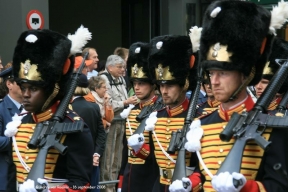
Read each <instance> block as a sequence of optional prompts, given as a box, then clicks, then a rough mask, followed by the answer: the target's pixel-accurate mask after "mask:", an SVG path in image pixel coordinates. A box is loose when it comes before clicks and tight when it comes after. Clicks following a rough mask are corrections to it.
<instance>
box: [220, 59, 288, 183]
mask: <svg viewBox="0 0 288 192" xmlns="http://www.w3.org/2000/svg"><path fill="white" fill-rule="evenodd" d="M287 76H288V61H286V62H285V63H284V64H283V65H282V66H281V67H280V68H279V69H278V71H277V73H276V74H275V75H274V76H273V78H272V79H271V81H270V83H269V84H268V86H267V88H266V89H265V91H264V92H263V94H262V95H261V96H260V98H259V99H258V101H257V102H256V104H255V106H254V107H253V109H252V110H251V111H250V112H243V113H242V114H238V113H236V112H234V113H233V114H232V116H231V119H230V121H229V122H228V124H227V125H226V127H225V129H224V130H223V131H222V132H221V133H220V139H221V140H222V141H227V142H228V141H230V139H231V138H232V135H234V137H235V143H234V145H233V147H232V149H231V150H230V152H229V153H228V156H227V157H226V158H225V160H224V162H223V163H222V164H221V167H220V168H219V170H218V171H217V173H216V174H217V175H218V174H219V173H221V172H226V171H228V172H229V173H233V172H238V173H239V171H240V168H241V162H242V156H243V151H244V148H245V145H246V143H247V142H248V141H251V140H254V141H255V142H256V143H257V144H258V145H259V146H260V147H261V148H262V149H264V150H265V149H267V148H268V146H269V145H270V144H271V142H270V141H267V140H265V139H264V138H263V137H262V136H261V135H262V133H263V132H264V131H265V129H266V127H271V128H287V127H288V118H286V116H285V117H276V116H270V115H268V114H267V111H266V110H267V108H268V106H269V104H270V103H271V102H272V100H273V98H274V96H275V95H276V93H277V92H278V90H279V89H280V87H281V86H282V84H283V83H284V81H285V80H286V78H287ZM240 182H241V181H239V180H235V179H233V184H234V186H235V187H236V188H237V187H238V186H239V185H241V183H240Z"/></svg>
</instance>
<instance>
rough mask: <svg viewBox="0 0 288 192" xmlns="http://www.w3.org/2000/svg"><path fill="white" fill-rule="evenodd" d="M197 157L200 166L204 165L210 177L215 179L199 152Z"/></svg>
mask: <svg viewBox="0 0 288 192" xmlns="http://www.w3.org/2000/svg"><path fill="white" fill-rule="evenodd" d="M196 154H197V157H198V159H199V162H200V164H201V165H202V167H203V169H204V170H205V171H206V173H207V174H208V175H209V177H210V178H211V179H212V178H213V174H212V173H211V172H210V170H209V169H208V167H207V166H206V164H205V163H204V161H203V159H202V157H201V154H200V152H199V151H196Z"/></svg>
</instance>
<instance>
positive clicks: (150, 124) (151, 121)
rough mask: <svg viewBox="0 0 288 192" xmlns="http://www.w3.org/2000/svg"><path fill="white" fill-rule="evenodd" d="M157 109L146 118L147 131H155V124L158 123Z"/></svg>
mask: <svg viewBox="0 0 288 192" xmlns="http://www.w3.org/2000/svg"><path fill="white" fill-rule="evenodd" d="M157 113H158V112H157V111H154V112H152V113H151V114H150V115H149V117H148V119H146V121H145V123H146V126H145V130H146V131H154V129H155V124H156V123H157Z"/></svg>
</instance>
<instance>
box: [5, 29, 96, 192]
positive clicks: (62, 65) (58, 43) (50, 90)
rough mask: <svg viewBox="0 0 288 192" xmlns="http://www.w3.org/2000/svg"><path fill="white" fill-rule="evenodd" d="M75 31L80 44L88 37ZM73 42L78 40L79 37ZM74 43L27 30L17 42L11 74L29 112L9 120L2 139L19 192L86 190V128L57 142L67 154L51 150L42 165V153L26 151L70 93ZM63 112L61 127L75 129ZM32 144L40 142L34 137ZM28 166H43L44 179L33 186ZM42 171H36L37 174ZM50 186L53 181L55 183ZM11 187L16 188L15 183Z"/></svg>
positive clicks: (50, 33)
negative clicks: (9, 142) (8, 140)
mask: <svg viewBox="0 0 288 192" xmlns="http://www.w3.org/2000/svg"><path fill="white" fill-rule="evenodd" d="M77 32H79V33H78V34H82V35H83V36H82V35H81V39H82V40H84V39H85V41H83V42H82V43H81V42H80V44H81V45H82V44H83V45H84V44H86V42H87V40H89V39H90V38H91V33H90V32H89V31H88V30H87V28H83V27H82V26H81V28H79V29H78V31H77ZM72 36H74V35H72ZM74 39H76V40H77V39H80V38H79V36H77V33H76V34H75V36H74ZM73 43H75V41H72V40H70V39H68V38H67V37H65V36H63V35H61V34H59V33H57V32H54V31H50V30H46V29H43V30H29V31H25V32H23V33H22V34H21V36H20V37H19V39H18V42H17V46H16V48H15V51H14V56H13V75H14V78H15V80H16V82H17V84H18V85H19V86H20V88H21V91H22V95H23V105H24V108H25V110H26V111H28V112H29V113H28V114H21V115H20V116H17V115H16V116H14V117H13V121H12V122H10V123H8V125H7V130H6V131H5V135H6V136H11V137H13V156H12V159H13V165H11V168H13V167H14V168H15V169H16V180H17V186H18V187H19V191H21V192H22V191H36V189H35V187H36V185H37V186H38V184H37V183H39V184H41V185H42V186H44V189H43V191H51V192H53V191H66V192H67V191H78V192H79V191H86V190H87V188H89V185H90V177H91V171H92V164H93V163H92V156H93V141H92V137H91V133H90V130H89V128H88V127H87V126H85V127H84V129H83V131H82V132H77V133H70V134H65V133H64V134H63V136H62V137H59V139H61V141H60V142H61V143H62V144H63V145H64V146H67V147H68V148H67V152H66V153H65V155H60V154H59V152H58V151H57V150H56V149H50V150H48V154H47V157H46V158H45V159H44V158H43V160H45V161H46V162H45V161H44V162H43V161H42V162H39V161H37V160H36V161H37V162H35V159H36V157H37V155H39V154H40V153H38V152H39V149H38V148H36V149H33V148H29V146H28V145H27V144H28V143H29V141H30V139H31V138H33V134H34V131H36V128H35V126H36V124H38V123H43V122H44V121H49V120H51V117H52V116H53V114H55V112H56V111H57V109H58V107H59V101H61V100H62V99H67V98H65V94H66V93H67V92H68V90H67V87H68V88H69V83H70V79H71V75H72V71H73V67H74V56H71V54H75V53H76V52H78V51H79V50H81V49H82V47H79V46H76V47H74V49H72V50H70V49H71V47H72V45H73ZM78 43H79V41H78ZM72 93H73V92H72ZM69 100H70V98H68V101H69ZM64 112H65V114H64V118H63V122H66V123H71V125H73V124H74V122H77V121H82V120H81V118H80V117H79V116H77V115H76V114H75V113H74V112H73V111H71V110H69V109H68V108H67V109H66V110H64ZM19 121H20V122H19ZM21 121H22V122H21ZM37 128H39V127H37ZM15 129H17V130H18V132H17V131H15ZM39 129H40V128H39ZM60 132H61V131H60ZM58 136H59V135H58ZM34 139H38V136H37V138H34ZM42 141H43V140H42ZM46 142H48V141H46ZM49 142H52V141H49ZM45 146H46V145H45ZM42 157H43V156H42ZM32 166H38V167H42V166H43V169H44V175H43V178H37V181H34V180H32V179H29V178H27V176H29V175H28V174H30V173H31V172H30V170H31V168H32ZM40 169H41V168H40ZM40 169H39V170H37V171H41V170H40ZM10 171H12V169H11V170H10ZM34 173H35V172H34ZM30 176H31V177H33V175H30ZM31 177H30V178H31ZM52 181H54V182H55V181H56V184H55V183H52ZM9 182H12V181H11V180H9ZM57 182H58V183H57ZM14 186H15V188H16V183H14Z"/></svg>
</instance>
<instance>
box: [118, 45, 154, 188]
mask: <svg viewBox="0 0 288 192" xmlns="http://www.w3.org/2000/svg"><path fill="white" fill-rule="evenodd" d="M149 45H150V44H148V43H142V42H137V43H133V44H132V45H131V46H130V48H129V57H128V60H127V72H128V76H129V77H130V81H131V84H132V85H133V89H134V92H135V95H136V96H137V98H138V99H139V100H140V102H139V103H138V104H137V105H135V107H134V108H133V109H132V110H131V112H130V114H129V116H128V117H127V120H126V121H127V123H126V138H127V140H128V143H129V138H130V137H131V136H132V135H133V134H134V133H135V130H136V129H137V127H138V126H139V125H140V123H139V122H138V121H137V120H136V117H137V116H138V115H139V113H140V111H141V110H142V109H143V107H145V106H149V105H154V103H155V101H156V100H157V98H158V96H157V95H155V89H156V85H155V84H154V82H153V76H152V75H153V73H151V72H150V71H149V68H148V61H147V59H148V53H149ZM151 112H152V111H151ZM123 113H124V111H123ZM123 115H125V117H126V116H127V115H128V114H123ZM125 117H124V118H125ZM143 121H144V120H143ZM141 123H143V122H141ZM143 131H144V130H143ZM149 133H150V132H149V131H144V132H143V136H144V137H145V143H148V144H149V141H150V139H151V134H149ZM126 138H124V140H126ZM126 143H127V142H126ZM127 155H128V162H127V159H126V161H125V160H124V158H125V156H126V158H127ZM123 169H125V170H123ZM121 170H122V172H123V184H122V190H121V191H122V192H128V191H131V192H133V191H137V192H141V191H142V192H146V191H151V190H152V187H153V184H154V181H155V180H156V179H157V177H158V175H159V170H158V166H157V163H156V160H155V156H154V155H153V154H152V155H151V156H149V158H147V159H145V160H144V159H141V158H138V157H136V156H134V155H133V152H132V150H131V148H129V149H128V148H127V144H126V146H125V145H124V149H123V154H122V168H121ZM120 174H121V173H120ZM120 178H121V177H120ZM120 181H121V179H120Z"/></svg>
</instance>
